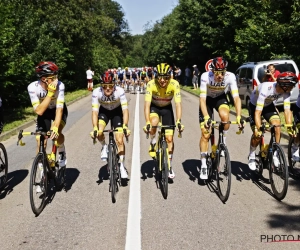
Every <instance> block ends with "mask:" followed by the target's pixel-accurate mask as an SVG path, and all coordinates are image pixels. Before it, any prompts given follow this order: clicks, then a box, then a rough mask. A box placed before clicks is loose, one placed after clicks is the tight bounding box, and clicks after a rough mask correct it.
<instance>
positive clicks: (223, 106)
mask: <svg viewBox="0 0 300 250" xmlns="http://www.w3.org/2000/svg"><path fill="white" fill-rule="evenodd" d="M227 65H228V62H227V60H226V59H224V58H222V57H217V58H214V59H213V61H212V64H211V66H212V71H208V72H204V73H203V74H202V75H201V84H200V107H199V121H200V128H201V138H200V158H201V171H200V178H201V179H204V180H206V179H207V178H208V175H207V165H206V157H207V151H208V141H209V138H210V133H211V131H210V129H209V126H208V124H207V122H208V121H209V119H210V117H211V116H212V114H213V111H214V110H213V109H215V110H216V111H217V112H218V113H219V116H220V118H221V121H222V122H227V121H229V104H228V101H227V97H226V89H227V87H229V89H230V90H231V94H232V97H233V100H234V106H235V110H236V114H237V117H236V121H237V122H238V124H239V127H241V124H240V120H241V100H240V97H239V93H238V88H237V83H236V77H235V75H234V74H233V73H231V72H229V71H226V69H227ZM228 129H229V124H225V125H224V143H226V135H227V132H228ZM221 155H223V154H222V152H221Z"/></svg>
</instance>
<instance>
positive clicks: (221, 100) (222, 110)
mask: <svg viewBox="0 0 300 250" xmlns="http://www.w3.org/2000/svg"><path fill="white" fill-rule="evenodd" d="M215 99H217V102H216V106H215V107H216V110H218V112H219V116H220V119H221V121H222V122H228V121H229V110H230V108H229V105H228V101H227V98H226V95H225V94H224V95H221V96H219V97H217V98H215ZM229 126H230V124H224V130H223V138H224V144H226V136H227V133H228V130H229Z"/></svg>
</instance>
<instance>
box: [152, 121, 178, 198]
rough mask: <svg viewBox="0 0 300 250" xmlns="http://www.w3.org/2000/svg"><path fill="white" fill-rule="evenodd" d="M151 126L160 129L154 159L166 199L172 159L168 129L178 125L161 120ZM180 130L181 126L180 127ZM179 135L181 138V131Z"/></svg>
mask: <svg viewBox="0 0 300 250" xmlns="http://www.w3.org/2000/svg"><path fill="white" fill-rule="evenodd" d="M160 120H161V119H160ZM151 128H157V129H158V140H157V143H156V144H155V145H154V148H153V150H154V152H156V155H155V157H154V158H153V160H154V161H155V175H156V179H157V180H158V182H159V186H160V189H161V192H162V195H163V197H164V198H165V199H167V197H168V183H169V172H170V167H171V166H170V159H169V152H168V144H167V141H166V130H167V129H175V128H176V125H162V123H161V122H159V124H158V125H157V126H151ZM178 129H179V130H180V127H179V128H178ZM149 130H150V127H148V128H147V131H148V132H147V134H146V138H147V139H148V138H149ZM178 137H179V138H181V137H182V135H181V132H179V134H178Z"/></svg>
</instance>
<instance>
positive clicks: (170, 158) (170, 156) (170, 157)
mask: <svg viewBox="0 0 300 250" xmlns="http://www.w3.org/2000/svg"><path fill="white" fill-rule="evenodd" d="M172 159H173V154H169V160H170V167H172Z"/></svg>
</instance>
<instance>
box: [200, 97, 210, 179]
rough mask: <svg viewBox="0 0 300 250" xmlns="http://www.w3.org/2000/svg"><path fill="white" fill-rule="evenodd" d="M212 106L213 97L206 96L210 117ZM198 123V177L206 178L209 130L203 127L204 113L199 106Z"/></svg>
mask: <svg viewBox="0 0 300 250" xmlns="http://www.w3.org/2000/svg"><path fill="white" fill-rule="evenodd" d="M213 108H214V100H213V98H211V97H207V98H206V109H207V112H208V115H209V116H210V117H212V114H213ZM199 123H200V128H201V138H200V142H199V147H200V159H201V171H200V178H201V179H207V178H208V173H207V165H206V157H207V152H208V142H209V138H210V133H211V130H207V129H206V128H205V127H204V115H203V114H202V111H201V109H200V108H199Z"/></svg>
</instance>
